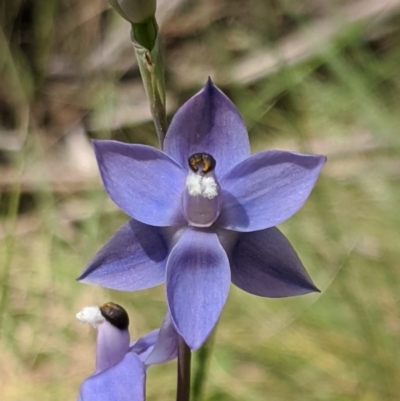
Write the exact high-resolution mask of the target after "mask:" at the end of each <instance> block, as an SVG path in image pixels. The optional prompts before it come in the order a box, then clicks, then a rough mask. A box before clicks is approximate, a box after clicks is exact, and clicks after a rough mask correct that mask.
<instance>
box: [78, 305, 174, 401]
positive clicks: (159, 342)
mask: <svg viewBox="0 0 400 401" xmlns="http://www.w3.org/2000/svg"><path fill="white" fill-rule="evenodd" d="M77 318H78V319H79V320H80V321H82V322H86V323H90V324H92V325H93V326H94V327H95V328H97V332H98V334H97V348H96V371H95V373H94V374H93V375H92V376H90V377H89V378H88V379H86V380H85V381H84V382H83V383H82V385H81V388H80V391H79V397H78V401H144V400H145V399H146V370H147V368H148V367H149V366H150V365H154V364H159V363H164V362H168V361H170V360H172V359H174V358H176V357H177V353H178V336H177V333H176V331H175V329H174V326H173V324H172V322H171V319H170V317H169V315H167V316H166V317H165V319H164V321H163V323H162V325H161V328H160V329H157V330H154V331H152V332H150V333H149V334H147V335H145V336H144V337H142V338H140V339H139V340H137V341H136V342H134V343H131V344H130V342H129V331H128V324H129V319H128V315H127V314H126V312H125V310H124V309H123V308H121V307H120V306H119V305H116V304H114V303H111V302H110V303H107V304H105V305H103V306H102V307H100V308H98V307H97V306H92V307H87V308H84V309H83V310H82V311H81V312H79V313H78V314H77Z"/></svg>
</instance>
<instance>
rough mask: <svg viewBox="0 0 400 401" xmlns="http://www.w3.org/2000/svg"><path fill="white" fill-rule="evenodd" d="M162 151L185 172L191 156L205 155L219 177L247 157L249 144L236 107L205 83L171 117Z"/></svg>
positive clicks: (218, 91) (209, 84) (211, 84)
mask: <svg viewBox="0 0 400 401" xmlns="http://www.w3.org/2000/svg"><path fill="white" fill-rule="evenodd" d="M164 151H165V153H167V154H168V155H169V156H171V157H172V158H173V159H174V160H176V161H177V162H178V163H179V164H180V165H181V166H182V167H183V168H185V169H188V158H189V157H190V156H191V155H193V154H195V153H208V154H210V155H212V156H213V157H214V159H215V160H216V161H217V164H216V168H215V171H216V175H217V177H220V176H221V175H222V174H223V173H224V172H225V171H227V170H228V169H229V168H231V167H233V166H234V165H235V164H236V163H238V162H240V161H241V160H243V159H245V158H246V157H248V156H249V155H250V145H249V139H248V135H247V131H246V127H245V125H244V122H243V120H242V117H241V116H240V114H239V112H238V110H237V108H236V106H235V105H234V104H233V103H232V102H231V101H230V100H229V99H228V98H227V97H226V95H224V94H223V93H222V92H221V91H220V90H219V89H218V88H216V87H215V86H214V85H213V83H212V82H211V80H209V81H208V82H207V84H206V86H205V87H204V88H203V89H202V90H201V91H200V92H199V93H197V94H196V95H195V96H193V97H192V98H191V99H189V100H188V101H187V102H186V103H185V104H184V105H183V106H182V107H181V108H180V109H179V110H178V111H177V113H176V114H175V116H174V118H173V119H172V122H171V125H170V127H169V129H168V132H167V135H166V137H165V141H164Z"/></svg>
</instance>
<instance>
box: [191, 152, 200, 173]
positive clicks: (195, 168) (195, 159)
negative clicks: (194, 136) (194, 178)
mask: <svg viewBox="0 0 400 401" xmlns="http://www.w3.org/2000/svg"><path fill="white" fill-rule="evenodd" d="M200 162H201V153H195V154H194V155H192V156H190V157H189V166H190V168H191V169H192V170H193V171H194V172H197V171H198V170H199V166H198V164H199V163H200Z"/></svg>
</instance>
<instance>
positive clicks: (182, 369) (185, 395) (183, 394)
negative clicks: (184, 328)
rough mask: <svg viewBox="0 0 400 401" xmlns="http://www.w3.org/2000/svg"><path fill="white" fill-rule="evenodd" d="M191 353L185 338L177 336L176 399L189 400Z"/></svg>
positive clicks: (180, 400) (178, 400)
mask: <svg viewBox="0 0 400 401" xmlns="http://www.w3.org/2000/svg"><path fill="white" fill-rule="evenodd" d="M191 358H192V353H191V351H190V348H189V347H188V346H187V345H186V343H185V340H184V339H183V338H182V337H180V336H179V340H178V380H177V381H178V384H177V389H176V401H189V399H190V370H191V369H190V368H191V366H190V362H191Z"/></svg>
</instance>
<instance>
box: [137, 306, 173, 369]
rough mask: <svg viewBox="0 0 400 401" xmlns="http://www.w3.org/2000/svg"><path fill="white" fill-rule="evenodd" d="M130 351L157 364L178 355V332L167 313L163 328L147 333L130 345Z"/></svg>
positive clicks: (144, 359) (147, 362)
mask: <svg viewBox="0 0 400 401" xmlns="http://www.w3.org/2000/svg"><path fill="white" fill-rule="evenodd" d="M130 351H131V352H134V353H135V354H137V355H138V356H139V358H140V360H141V361H142V362H143V363H145V365H146V366H148V365H156V364H159V363H164V362H168V361H171V360H172V359H175V358H176V357H177V356H178V333H177V332H176V330H175V327H174V325H173V323H172V320H171V317H170V316H169V314H167V315H166V316H165V318H164V320H163V322H162V324H161V328H160V329H157V330H153V331H152V332H150V333H148V334H146V335H145V336H143V337H142V338H140V339H139V340H137V341H136V342H134V343H132V344H131V346H130Z"/></svg>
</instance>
